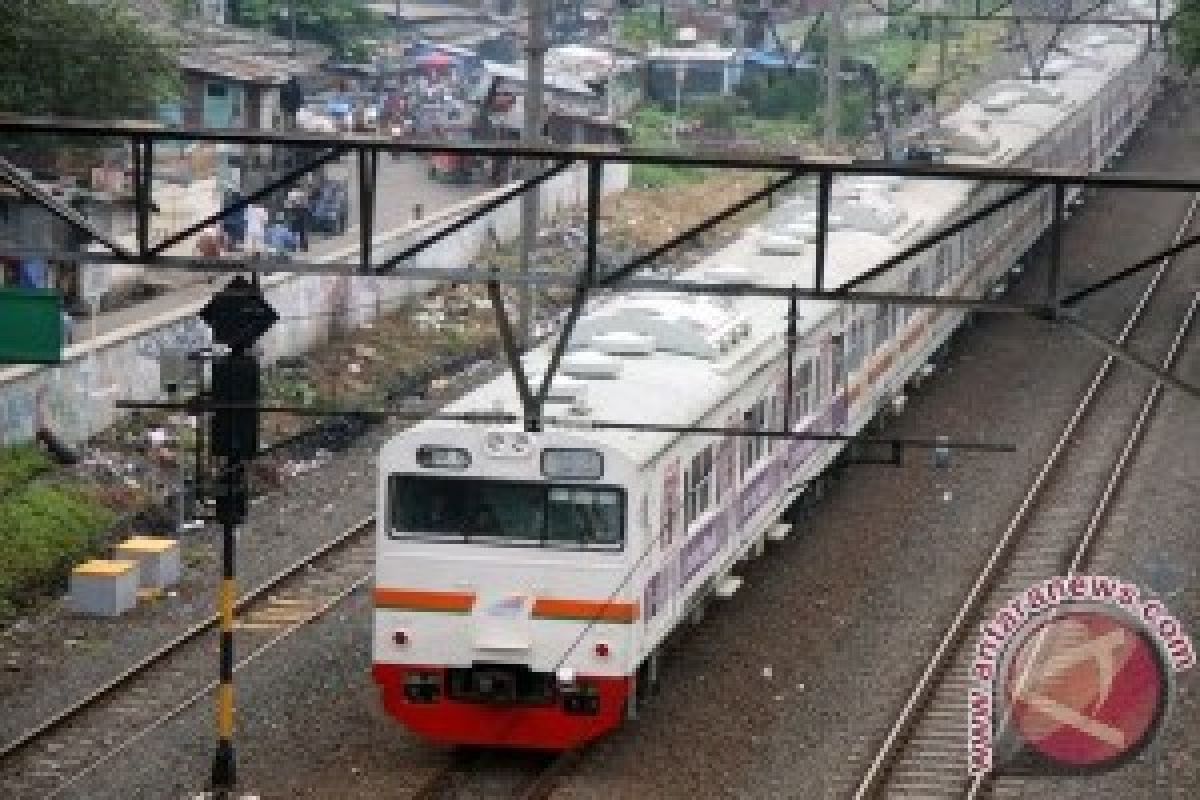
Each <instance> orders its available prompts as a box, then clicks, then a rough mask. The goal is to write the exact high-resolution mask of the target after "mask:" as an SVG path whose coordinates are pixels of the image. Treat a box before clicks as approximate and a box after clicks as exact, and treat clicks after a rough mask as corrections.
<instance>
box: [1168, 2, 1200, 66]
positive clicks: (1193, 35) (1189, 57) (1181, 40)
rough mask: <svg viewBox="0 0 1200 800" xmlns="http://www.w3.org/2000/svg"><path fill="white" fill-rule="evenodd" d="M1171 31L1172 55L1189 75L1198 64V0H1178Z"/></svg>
mask: <svg viewBox="0 0 1200 800" xmlns="http://www.w3.org/2000/svg"><path fill="white" fill-rule="evenodd" d="M1171 31H1172V34H1173V36H1172V37H1171V47H1172V55H1173V56H1174V57H1175V60H1176V61H1177V62H1178V63H1179V65H1180V66H1182V67H1183V68H1184V69H1185V70H1187V72H1188V74H1189V75H1190V74H1191V73H1192V72H1194V71H1195V70H1196V67H1198V66H1200V0H1179V3H1178V5H1177V7H1176V9H1175V19H1174V21H1173V22H1172V25H1171Z"/></svg>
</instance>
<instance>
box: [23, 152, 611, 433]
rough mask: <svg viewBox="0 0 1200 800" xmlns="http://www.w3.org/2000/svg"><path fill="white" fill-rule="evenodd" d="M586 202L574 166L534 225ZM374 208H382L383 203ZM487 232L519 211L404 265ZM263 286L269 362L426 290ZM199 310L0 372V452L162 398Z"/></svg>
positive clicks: (396, 285) (462, 259)
mask: <svg viewBox="0 0 1200 800" xmlns="http://www.w3.org/2000/svg"><path fill="white" fill-rule="evenodd" d="M604 175H605V180H604V191H605V193H610V192H614V191H620V190H622V189H624V188H625V186H626V185H627V183H628V177H629V170H628V167H627V166H626V165H621V164H614V165H609V166H607V167H606V168H605V172H604ZM503 191H504V189H497V190H495V191H494V192H488V193H486V194H483V195H480V196H478V197H475V198H472V199H471V200H468V201H466V202H464V203H461V204H459V205H457V206H454V207H451V208H448V209H444V210H442V211H439V212H437V213H435V214H433V215H431V216H430V217H428V218H426V219H424V220H421V221H418V222H413V223H410V224H408V225H405V226H402V227H400V228H397V229H395V230H392V231H388V232H386V233H382V234H380V235H378V236H376V237H375V243H374V250H375V255H374V258H375V260H377V261H378V260H380V259H384V258H387V257H388V256H389V255H390V254H393V253H397V252H399V250H400V249H401V248H402V247H403V246H405V245H407V244H410V243H412V242H413V241H415V240H416V239H417V238H419V237H420V236H423V235H428V234H429V233H431V232H433V231H435V230H437V229H438V227H439V226H440V225H443V224H445V223H446V222H448V221H450V220H453V219H455V218H456V217H458V216H460V215H461V214H463V213H465V212H468V211H470V210H472V209H474V208H477V207H479V205H480V204H482V203H484V202H486V201H487V200H488V198H490V197H494V196H495V195H497V194H499V193H501V192H503ZM586 196H587V176H586V172H585V171H584V169H583V167H582V165H581V166H580V167H579V168H576V169H571V170H568V171H566V172H564V173H563V174H561V175H557V176H555V177H554V178H553V179H551V180H549V181H547V182H546V183H545V184H543V186H542V189H541V214H542V217H543V219H548V218H550V217H552V216H554V215H555V214H557V213H559V212H560V211H563V210H565V209H568V208H572V207H578V206H581V205H583V204H584V203H585V198H586ZM381 200H383V201H384V202H386V198H381ZM489 228H490V229H491V230H492V231H494V233H495V235H496V237H497V238H498V239H500V240H501V241H508V240H512V239H515V238H517V237H518V236H519V235H520V203H519V202H517V201H513V202H510V203H507V204H505V205H503V206H501V207H500V208H498V209H496V210H495V211H493V212H491V213H490V214H488V215H487V216H485V217H483V218H481V219H479V220H476V221H475V222H473V223H471V224H470V225H467V226H466V227H464V228H463V229H462V230H461V231H458V232H457V233H455V234H454V235H452V236H450V237H448V238H447V239H445V240H443V241H441V242H439V243H438V244H437V245H435V246H433V247H431V248H429V249H428V250H426V251H425V252H423V253H421V254H420V255H419V256H417V257H415V258H413V259H412V261H411V265H412V266H417V267H427V268H446V267H463V266H467V265H468V264H469V263H470V262H471V260H472V259H473V258H474V256H475V254H476V253H478V252H479V250H480V248H481V246H482V245H483V244H484V243H485V242H486V241H487V240H488V237H489V234H488V230H489ZM357 250H358V248H357V247H348V248H346V249H345V250H342V251H339V252H337V253H332V254H329V255H327V256H324V257H322V258H320V259H318V260H319V261H324V262H327V263H341V262H348V263H349V264H351V265H352V264H353V263H354V260H355V259H356V258H357ZM351 268H352V267H351ZM263 284H264V287H265V292H266V295H267V299H268V301H269V302H270V303H271V305H273V306H274V307H275V309H276V311H278V312H279V316H280V317H281V318H282V319H281V320H280V322H279V323H277V324H276V326H275V327H274V328H273V329H272V330H271V332H270V333H268V334H267V335H266V336H265V337H263V340H262V346H263V352H264V355H265V356H266V358H267V359H268V360H273V359H275V358H278V357H280V356H284V355H298V354H300V353H303V352H304V351H306V350H308V349H310V348H311V347H312V346H313V345H315V344H318V343H320V342H322V341H324V340H325V339H326V338H327V337H328V335H329V330H330V325H331V323H332V322H334V321H336V324H337V325H339V326H342V327H354V326H359V325H362V324H363V323H364V322H367V321H369V320H370V319H372V318H373V317H375V315H376V314H378V313H379V312H381V311H389V310H393V309H395V308H397V307H399V306H400V304H401V303H403V302H404V300H405V299H406V298H408V297H410V296H411V295H412V294H413V293H414V292H417V291H423V290H424V289H426V288H427V287H428V286H429V285H431V284H430V283H428V282H424V281H414V280H407V279H404V280H402V279H398V278H387V277H358V276H348V275H347V276H342V275H287V274H284V273H275V274H272V275H270V276H267V277H265V278H264V280H263ZM205 302H207V299H204V300H199V301H195V302H191V303H187V304H183V305H181V306H180V307H179V308H177V309H175V310H173V311H171V312H169V313H166V314H160V315H159V316H157V317H155V318H153V319H148V320H145V321H143V322H139V323H137V324H135V325H131V326H129V327H127V328H125V329H122V330H120V331H114V332H112V333H109V334H105V335H101V336H98V337H96V338H95V339H89V340H87V341H85V342H83V343H81V344H78V345H75V346H72V347H70V348H68V349H67V351H66V353H65V354H64V358H63V362H62V363H61V364H58V365H55V366H53V367H39V366H20V367H10V368H3V369H0V444H14V443H17V442H23V441H28V440H29V439H32V438H33V435H34V432H35V431H36V430H37V429H38V428H39V427H48V428H50V429H51V430H53V431H54V432H55V433H56V434H57V435H58V436H59V437H61V438H63V439H65V440H67V441H69V442H73V443H78V442H81V441H83V440H85V439H87V438H89V437H91V436H93V435H95V434H96V433H99V432H100V431H102V430H104V429H105V428H107V427H109V426H110V425H112V424H113V422H114V421H115V420H116V419H117V417H118V416H119V415H120V414H121V413H123V412H120V411H119V410H117V409H115V408H114V404H115V402H116V401H117V400H134V401H151V400H157V399H161V397H162V392H161V389H160V381H159V361H158V359H159V356H160V355H162V354H167V353H179V352H186V351H189V350H195V349H197V348H199V347H203V346H205V345H207V344H208V343H209V332H208V327H207V326H206V325H204V323H203V322H201V321H200V320H199V318H197V317H196V313H197V312H198V311H199V310H200V308H201V307H203V305H204V303H205Z"/></svg>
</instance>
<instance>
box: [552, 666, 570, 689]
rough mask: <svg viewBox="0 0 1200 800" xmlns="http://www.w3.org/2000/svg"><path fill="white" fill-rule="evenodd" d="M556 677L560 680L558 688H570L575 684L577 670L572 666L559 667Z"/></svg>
mask: <svg viewBox="0 0 1200 800" xmlns="http://www.w3.org/2000/svg"><path fill="white" fill-rule="evenodd" d="M554 679H555V680H556V681H558V688H560V689H569V688H571V687H572V686H574V685H575V670H573V669H571V668H570V667H559V668H558V669H557V670H556V671H555V673H554Z"/></svg>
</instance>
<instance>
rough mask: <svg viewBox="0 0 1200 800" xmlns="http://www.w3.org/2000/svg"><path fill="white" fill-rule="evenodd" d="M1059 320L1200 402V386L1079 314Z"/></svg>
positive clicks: (1066, 315) (1132, 364)
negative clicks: (1146, 357)
mask: <svg viewBox="0 0 1200 800" xmlns="http://www.w3.org/2000/svg"><path fill="white" fill-rule="evenodd" d="M1058 319H1060V320H1061V321H1062V322H1064V323H1066V324H1067V325H1068V326H1069V327H1070V328H1071V329H1073V330H1074V331H1075V332H1076V333H1078V334H1079V335H1080V336H1082V337H1083V338H1084V339H1087V340H1088V341H1089V342H1091V343H1092V344H1094V345H1096V346H1097V347H1099V348H1101V349H1102V350H1106V351H1107V352H1109V353H1111V354H1112V355H1113V356H1114V357H1116V358H1119V359H1120V360H1122V361H1124V362H1125V363H1126V364H1129V365H1130V366H1132V367H1134V368H1135V369H1138V370H1141V371H1142V372H1144V373H1146V374H1147V375H1148V376H1150V377H1152V378H1154V379H1155V380H1158V381H1162V382H1163V383H1165V384H1167V385H1168V386H1171V387H1172V388H1174V389H1178V390H1179V391H1181V392H1183V393H1184V394H1186V395H1189V396H1190V397H1192V398H1194V399H1197V400H1200V386H1195V385H1194V384H1191V383H1187V382H1186V381H1183V380H1181V379H1179V378H1177V377H1175V376H1174V375H1172V374H1171V373H1170V372H1168V371H1167V370H1165V369H1163V368H1162V367H1161V366H1159V365H1157V364H1155V363H1153V362H1151V361H1148V360H1146V359H1145V358H1142V357H1141V356H1140V355H1138V354H1137V353H1135V352H1133V351H1132V350H1130V349H1129V347H1128V346H1127V345H1122V344H1120V343H1118V342H1117V341H1115V340H1113V339H1111V338H1110V337H1108V336H1106V335H1105V334H1104V333H1102V332H1101V331H1099V330H1097V329H1096V328H1094V327H1092V326H1091V325H1089V324H1087V323H1086V322H1084V321H1083V320H1082V319H1081V318H1080V317H1079V315H1078V314H1075V313H1063V314H1061V315H1060V316H1059V317H1058Z"/></svg>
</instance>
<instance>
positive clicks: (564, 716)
mask: <svg viewBox="0 0 1200 800" xmlns="http://www.w3.org/2000/svg"><path fill="white" fill-rule="evenodd" d="M410 671H420V672H423V673H429V672H436V673H438V674H439V675H441V676H442V685H443V687H444V686H445V671H444V669H442V668H440V667H417V666H413V665H400V664H375V665H374V667H373V668H372V674H373V675H374V678H375V682H376V683H378V684H379V687H380V689H381V690H382V692H383V705H384V708H386V709H387V712H388V713H389V714H391V715H392V716H393V717H395V718H396V719H398V720H400V721H401V722H402V723H404V725H405V727H407V728H409V729H410V730H412V731H413V732H414V733H416V734H418V735H420V736H423V737H425V738H426V739H430V740H432V741H434V742H438V743H439V744H446V745H476V746H482V747H517V748H526V749H531V750H571V749H574V748H576V747H580V746H582V745H585V744H587V743H588V742H591V741H593V740H594V739H597V738H599V737H600V736H603V735H604V734H606V733H608V732H609V731H611V730H613V729H614V728H616V727H617V726H618V725H620V723H621V720H622V718H623V717H624V713H625V703H626V701H627V699H628V697H629V687H630V679H629V678H614V677H594V678H593V677H588V676H586V675H581V676H579V678H578V682H579V683H580V684H587V685H590V686H594V687H595V688H596V689H597V690H598V692H599V696H600V710H599V712H598V713H596V714H568V713H567V712H566V711H564V710H563V706H562V703H561V702H559V703H554V704H552V705H544V706H533V707H531V706H524V707H521V706H516V707H514V706H491V705H485V704H480V703H464V702H459V701H455V700H449V699H447V697H446V695H445V692H444V691H443V693H442V694H441V696H440V697H439V698H438V700H437V702H434V703H413V702H411V701H409V699H408V698H407V697H405V694H404V676H405V674H406V673H407V672H410Z"/></svg>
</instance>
